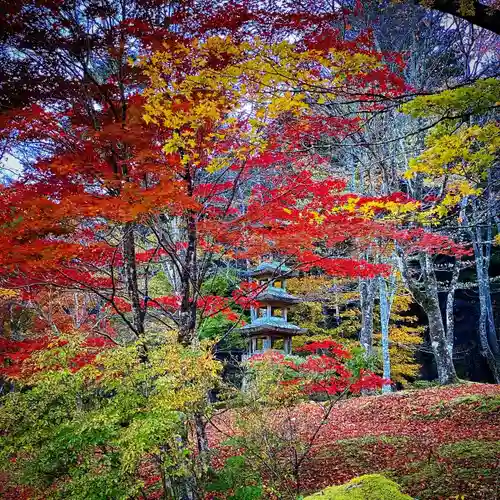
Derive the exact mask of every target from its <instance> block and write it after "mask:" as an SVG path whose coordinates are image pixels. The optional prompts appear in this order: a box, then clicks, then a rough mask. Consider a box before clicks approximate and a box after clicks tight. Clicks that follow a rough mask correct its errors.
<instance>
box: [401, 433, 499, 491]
mask: <svg viewBox="0 0 500 500" xmlns="http://www.w3.org/2000/svg"><path fill="white" fill-rule="evenodd" d="M499 455H500V443H499V442H497V441H487V440H474V439H469V440H464V441H457V442H456V443H447V444H444V445H442V446H440V447H439V448H438V449H437V450H436V453H435V454H433V455H432V456H430V457H429V458H428V459H427V460H422V461H419V462H413V463H411V464H409V466H408V470H407V472H406V474H404V475H397V476H396V475H395V477H394V478H395V479H396V480H397V481H398V482H399V483H400V484H402V485H403V487H404V488H406V489H408V490H409V491H418V498H420V499H422V500H424V499H425V500H433V499H435V498H456V497H457V496H458V497H460V495H462V494H463V492H464V491H473V492H474V494H475V496H474V498H490V497H489V496H488V492H491V491H492V488H494V487H495V477H496V475H497V457H498V456H499Z"/></svg>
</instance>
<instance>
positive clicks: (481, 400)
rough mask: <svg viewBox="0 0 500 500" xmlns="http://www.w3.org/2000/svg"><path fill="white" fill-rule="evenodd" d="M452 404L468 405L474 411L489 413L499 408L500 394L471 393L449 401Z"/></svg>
mask: <svg viewBox="0 0 500 500" xmlns="http://www.w3.org/2000/svg"><path fill="white" fill-rule="evenodd" d="M450 404H452V405H469V406H472V407H473V408H474V410H476V411H480V412H484V413H491V412H495V411H498V410H500V395H497V394H495V395H483V394H471V395H469V396H461V397H459V398H455V399H452V400H451V401H450Z"/></svg>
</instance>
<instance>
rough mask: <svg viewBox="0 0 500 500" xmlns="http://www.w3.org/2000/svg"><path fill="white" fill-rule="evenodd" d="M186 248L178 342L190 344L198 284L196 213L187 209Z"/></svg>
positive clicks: (189, 183)
mask: <svg viewBox="0 0 500 500" xmlns="http://www.w3.org/2000/svg"><path fill="white" fill-rule="evenodd" d="M184 179H185V180H186V184H187V191H188V195H190V196H192V194H193V179H192V177H191V171H190V169H189V167H186V172H185V177H184ZM185 223H186V235H187V248H186V255H185V259H184V262H183V265H182V271H181V279H180V292H181V306H180V311H179V342H181V343H182V344H184V345H191V344H193V342H195V341H196V340H197V339H196V310H197V305H196V298H197V289H196V288H197V285H198V265H197V264H198V263H197V256H196V251H197V242H198V233H197V228H196V214H195V213H194V212H193V211H188V213H187V215H186V219H185Z"/></svg>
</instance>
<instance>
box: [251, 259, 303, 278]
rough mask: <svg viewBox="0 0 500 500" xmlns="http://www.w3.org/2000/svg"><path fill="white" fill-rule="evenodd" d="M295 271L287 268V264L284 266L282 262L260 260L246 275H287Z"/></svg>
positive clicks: (291, 274)
mask: <svg viewBox="0 0 500 500" xmlns="http://www.w3.org/2000/svg"><path fill="white" fill-rule="evenodd" d="M295 274H296V273H295V272H294V271H293V270H292V269H291V268H289V267H288V266H285V264H283V262H278V261H274V260H273V261H271V262H261V263H260V264H259V265H258V266H257V267H255V268H254V269H251V270H250V271H248V272H247V275H248V276H254V277H257V276H277V277H278V276H282V275H287V276H293V275H295Z"/></svg>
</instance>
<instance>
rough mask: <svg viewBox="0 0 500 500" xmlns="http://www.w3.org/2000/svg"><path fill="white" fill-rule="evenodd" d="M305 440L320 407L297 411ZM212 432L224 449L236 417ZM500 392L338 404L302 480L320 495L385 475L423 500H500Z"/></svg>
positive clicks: (486, 388)
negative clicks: (374, 475)
mask: <svg viewBox="0 0 500 500" xmlns="http://www.w3.org/2000/svg"><path fill="white" fill-rule="evenodd" d="M296 413H297V421H298V423H297V426H298V429H300V431H299V432H303V435H304V436H305V437H307V435H308V433H310V432H311V429H313V428H315V426H316V424H317V423H318V422H319V419H320V415H321V411H320V409H319V408H318V407H317V405H314V404H307V405H302V406H300V407H297V412H296ZM215 421H216V425H217V429H215V428H212V429H211V430H210V438H211V440H212V444H213V445H215V446H218V447H219V449H220V452H221V456H224V455H226V454H227V453H228V452H229V449H227V448H226V447H224V446H223V445H221V443H222V442H223V440H224V439H225V438H226V437H227V435H228V434H229V435H230V434H231V433H232V432H233V430H232V426H231V416H230V413H224V414H223V415H221V416H220V418H217V419H216V420H215ZM499 438H500V387H499V386H495V385H486V384H472V383H468V384H462V385H457V386H452V387H447V388H431V389H421V390H415V391H404V392H398V393H395V394H388V395H380V396H364V397H358V398H352V399H349V400H347V401H343V402H341V403H339V404H338V405H337V406H336V407H335V408H334V410H333V411H332V413H331V415H330V418H329V420H328V422H327V424H326V425H324V427H323V428H322V430H321V432H320V435H319V438H318V439H317V441H316V444H315V446H314V448H313V451H312V453H311V457H310V459H309V460H308V461H307V464H306V465H305V467H304V469H303V472H302V484H303V485H304V486H305V488H306V489H307V491H309V492H313V491H317V490H320V489H322V488H324V487H325V486H329V485H334V484H340V483H344V482H346V481H348V480H349V479H351V478H352V477H354V476H358V475H361V474H367V473H375V472H378V473H383V474H385V475H387V476H389V477H391V478H392V479H394V480H396V481H397V482H398V483H399V484H401V485H402V486H403V489H404V490H405V492H406V493H408V494H410V495H412V496H413V497H415V498H418V499H422V500H423V499H433V500H434V499H437V500H438V499H452V498H454V499H464V500H472V499H485V500H495V499H497V498H498V497H500V441H499Z"/></svg>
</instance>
